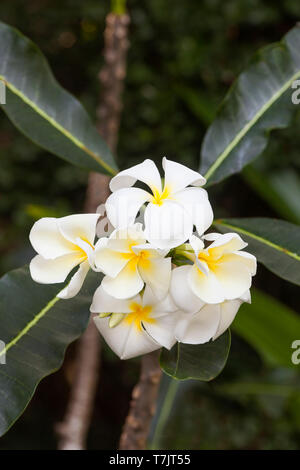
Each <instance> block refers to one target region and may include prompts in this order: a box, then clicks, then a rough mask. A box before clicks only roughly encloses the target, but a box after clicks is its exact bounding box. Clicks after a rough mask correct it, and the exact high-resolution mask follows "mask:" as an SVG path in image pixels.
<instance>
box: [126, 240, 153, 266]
mask: <svg viewBox="0 0 300 470" xmlns="http://www.w3.org/2000/svg"><path fill="white" fill-rule="evenodd" d="M135 244H136V243H131V244H130V251H131V252H130V253H122V257H123V258H125V259H128V260H129V263H128V267H129V269H130V270H132V271H135V270H136V267H137V265H139V266H140V267H141V268H143V269H149V268H150V265H151V263H150V260H149V258H150V253H149V252H148V251H145V250H141V251H140V252H139V253H135V252H134V251H133V249H132V247H133V246H134V245H135Z"/></svg>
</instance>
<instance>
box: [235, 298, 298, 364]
mask: <svg viewBox="0 0 300 470" xmlns="http://www.w3.org/2000/svg"><path fill="white" fill-rule="evenodd" d="M251 296H252V303H251V304H246V303H245V304H243V305H242V306H241V308H240V310H239V313H238V315H237V316H236V318H235V320H234V322H233V324H232V329H233V331H234V332H235V333H238V334H239V335H240V336H241V337H242V338H244V339H245V340H246V341H247V342H248V343H249V344H251V346H253V347H254V348H255V349H256V350H257V351H258V352H259V353H260V354H261V356H262V357H263V359H264V360H265V361H266V362H267V363H268V364H270V365H281V366H286V367H299V366H295V365H293V363H292V359H291V358H292V354H293V352H294V349H292V343H293V341H294V340H295V339H299V332H300V317H299V315H297V314H296V313H295V312H294V311H293V310H291V309H290V308H288V307H286V306H285V305H283V304H282V303H280V302H279V301H278V300H275V299H274V298H273V297H270V296H269V295H267V294H265V293H263V292H260V291H259V290H258V289H251Z"/></svg>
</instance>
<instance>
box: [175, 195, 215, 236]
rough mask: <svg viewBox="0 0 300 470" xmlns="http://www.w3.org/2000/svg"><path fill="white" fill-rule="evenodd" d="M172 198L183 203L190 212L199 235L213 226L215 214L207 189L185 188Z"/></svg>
mask: <svg viewBox="0 0 300 470" xmlns="http://www.w3.org/2000/svg"><path fill="white" fill-rule="evenodd" d="M172 199H173V200H174V201H177V202H179V203H180V204H181V205H183V207H184V208H185V210H186V211H187V212H188V213H189V214H190V216H191V219H192V221H193V224H194V225H195V226H196V229H197V232H198V234H199V235H202V234H203V233H204V232H205V230H207V229H208V228H209V227H210V226H211V224H212V221H213V218H214V214H213V210H212V208H211V205H210V202H209V200H208V195H207V191H205V189H202V188H185V189H183V190H182V191H179V192H178V193H176V194H175V195H174V196H173V198H172Z"/></svg>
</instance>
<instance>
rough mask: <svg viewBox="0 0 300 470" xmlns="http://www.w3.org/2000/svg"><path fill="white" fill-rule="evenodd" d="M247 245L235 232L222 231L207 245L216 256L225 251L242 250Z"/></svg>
mask: <svg viewBox="0 0 300 470" xmlns="http://www.w3.org/2000/svg"><path fill="white" fill-rule="evenodd" d="M247 245H248V243H246V242H244V241H243V240H242V239H241V237H240V236H239V235H238V234H237V233H224V234H219V237H218V238H216V239H215V241H214V242H213V243H212V244H211V245H210V246H209V247H208V249H209V250H213V252H214V253H216V254H217V255H218V256H222V255H223V254H225V253H232V252H233V251H237V250H242V249H243V248H245V247H246V246H247Z"/></svg>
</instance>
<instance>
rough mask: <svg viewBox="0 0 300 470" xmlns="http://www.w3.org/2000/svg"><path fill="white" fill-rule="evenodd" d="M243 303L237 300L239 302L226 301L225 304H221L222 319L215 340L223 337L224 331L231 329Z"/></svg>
mask: <svg viewBox="0 0 300 470" xmlns="http://www.w3.org/2000/svg"><path fill="white" fill-rule="evenodd" d="M242 303H243V302H242V300H240V299H237V300H226V301H225V302H223V303H222V304H220V308H221V319H220V323H219V326H218V329H217V331H216V334H215V335H214V337H213V339H217V338H218V337H219V336H221V335H222V334H223V333H224V331H226V330H227V328H229V327H230V325H231V323H232V322H233V320H234V319H235V316H236V314H237V312H238V310H239V308H240V306H241V304H242Z"/></svg>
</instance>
